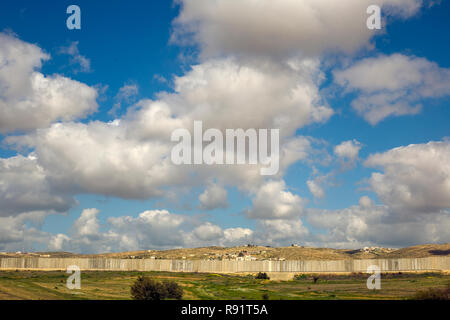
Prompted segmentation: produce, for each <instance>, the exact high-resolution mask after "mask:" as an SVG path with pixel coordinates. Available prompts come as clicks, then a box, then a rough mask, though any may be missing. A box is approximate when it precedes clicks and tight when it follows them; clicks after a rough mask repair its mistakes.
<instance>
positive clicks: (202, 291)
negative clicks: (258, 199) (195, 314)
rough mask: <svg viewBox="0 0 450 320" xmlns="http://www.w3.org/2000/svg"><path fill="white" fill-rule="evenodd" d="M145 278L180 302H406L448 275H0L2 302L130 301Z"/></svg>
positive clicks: (441, 282)
mask: <svg viewBox="0 0 450 320" xmlns="http://www.w3.org/2000/svg"><path fill="white" fill-rule="evenodd" d="M140 275H146V276H149V277H152V278H155V279H158V280H165V279H168V280H174V281H176V282H177V283H179V284H180V285H181V286H182V287H183V289H184V297H183V299H233V300H236V299H237V300H239V299H261V298H262V295H263V294H265V293H266V294H268V295H269V298H270V299H283V300H285V299H286V300H287V299H306V300H310V299H408V298H411V297H412V296H413V295H414V294H415V293H416V292H417V291H419V290H424V289H427V288H439V287H445V286H446V285H447V284H448V283H450V275H444V274H440V273H428V274H386V275H382V277H381V290H375V291H372V290H368V289H367V288H366V279H367V277H368V275H366V274H354V275H347V276H342V275H340V276H338V275H320V278H319V280H318V281H317V283H314V281H313V280H312V276H311V275H305V276H304V277H303V278H302V279H300V280H292V281H269V280H256V279H253V278H252V277H251V276H235V275H219V274H201V273H169V272H113V271H108V272H98V271H92V272H82V274H81V289H80V290H69V289H67V287H66V279H67V277H68V274H66V273H64V272H56V271H54V272H42V271H0V299H35V300H38V299H45V300H59V299H95V300H99V299H130V298H131V297H130V287H131V285H132V283H133V282H134V281H135V280H136V278H137V277H138V276H140Z"/></svg>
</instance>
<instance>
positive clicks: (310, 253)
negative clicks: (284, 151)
mask: <svg viewBox="0 0 450 320" xmlns="http://www.w3.org/2000/svg"><path fill="white" fill-rule="evenodd" d="M449 255H450V243H447V244H426V245H417V246H413V247H408V248H402V249H387V248H365V249H357V250H348V249H330V248H311V247H299V246H291V247H280V248H273V247H266V246H241V247H231V248H225V247H205V248H186V249H172V250H145V251H129V252H119V253H104V254H96V255H83V254H73V253H69V252H39V253H0V257H2V256H3V257H23V256H40V257H53V258H68V257H108V258H125V259H126V258H128V259H130V258H131V259H143V258H147V259H150V258H154V259H187V260H223V259H230V260H239V259H242V260H345V259H376V258H385V259H389V258H425V257H433V256H449Z"/></svg>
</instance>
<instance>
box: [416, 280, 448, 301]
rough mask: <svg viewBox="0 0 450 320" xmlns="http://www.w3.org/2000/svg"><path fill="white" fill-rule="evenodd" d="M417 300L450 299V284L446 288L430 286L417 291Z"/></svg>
mask: <svg viewBox="0 0 450 320" xmlns="http://www.w3.org/2000/svg"><path fill="white" fill-rule="evenodd" d="M413 299H415V300H450V284H448V285H447V287H446V288H430V289H428V290H424V291H419V292H417V293H416V294H415V295H414V297H413Z"/></svg>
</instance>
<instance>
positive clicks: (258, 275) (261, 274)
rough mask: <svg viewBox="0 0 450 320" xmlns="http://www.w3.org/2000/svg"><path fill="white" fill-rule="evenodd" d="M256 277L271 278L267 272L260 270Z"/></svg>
mask: <svg viewBox="0 0 450 320" xmlns="http://www.w3.org/2000/svg"><path fill="white" fill-rule="evenodd" d="M255 279H263V280H270V278H269V276H268V275H267V273H265V272H258V274H257V275H256V277H255Z"/></svg>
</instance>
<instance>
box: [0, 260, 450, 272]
mask: <svg viewBox="0 0 450 320" xmlns="http://www.w3.org/2000/svg"><path fill="white" fill-rule="evenodd" d="M71 265H76V266H78V267H79V268H80V269H81V270H104V271H170V272H205V273H248V272H289V273H302V272H304V273H308V272H318V273H334V272H366V271H367V267H368V266H370V265H377V266H379V267H380V269H381V272H397V271H413V272H414V271H416V272H417V271H418V272H424V271H444V272H448V271H450V257H429V258H416V259H410V258H405V259H364V260H335V261H328V260H327V261H304V260H298V261H229V260H224V261H206V260H159V259H157V260H155V259H105V258H37V257H30V258H0V270H16V269H17V270H66V269H67V267H68V266H71Z"/></svg>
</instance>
